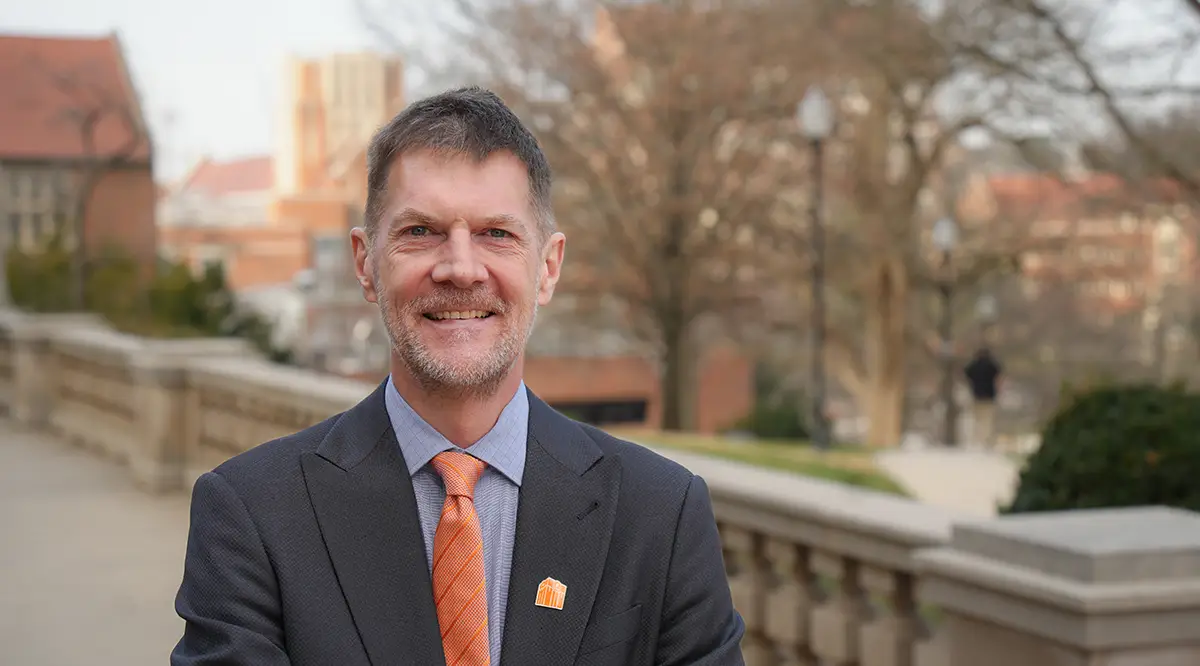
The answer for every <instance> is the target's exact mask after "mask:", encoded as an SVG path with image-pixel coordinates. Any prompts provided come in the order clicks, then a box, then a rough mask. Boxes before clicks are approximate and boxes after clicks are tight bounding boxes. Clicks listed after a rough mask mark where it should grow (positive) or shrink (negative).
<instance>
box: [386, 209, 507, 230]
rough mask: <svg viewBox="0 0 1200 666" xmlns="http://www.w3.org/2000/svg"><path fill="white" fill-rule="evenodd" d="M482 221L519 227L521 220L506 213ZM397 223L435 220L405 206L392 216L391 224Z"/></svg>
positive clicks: (419, 222)
mask: <svg viewBox="0 0 1200 666" xmlns="http://www.w3.org/2000/svg"><path fill="white" fill-rule="evenodd" d="M483 223H484V224H486V225H488V226H494V227H516V228H520V227H521V220H520V219H519V218H518V217H517V216H515V215H510V214H508V213H498V214H496V215H489V216H487V217H485V218H483ZM397 224H422V225H430V226H432V225H435V224H437V220H435V219H434V218H433V216H431V215H429V214H427V213H422V212H421V211H419V210H417V209H416V208H405V209H404V210H402V211H400V212H399V213H396V214H395V215H394V216H392V225H393V226H395V225H397Z"/></svg>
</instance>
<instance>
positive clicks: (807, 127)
mask: <svg viewBox="0 0 1200 666" xmlns="http://www.w3.org/2000/svg"><path fill="white" fill-rule="evenodd" d="M796 121H797V122H798V123H799V125H800V131H801V132H803V133H804V136H805V138H807V139H808V142H809V146H810V147H811V150H812V188H813V189H812V205H811V208H810V210H809V218H810V224H811V228H810V237H811V238H810V242H811V244H812V285H811V286H812V327H811V330H812V334H811V339H810V345H811V346H810V349H809V353H810V354H811V355H812V358H811V365H810V371H811V372H812V378H811V388H810V392H811V396H810V403H811V413H810V418H809V423H810V424H811V427H812V435H813V445H814V446H815V447H816V448H818V449H827V448H829V445H830V432H829V424H828V423H827V422H826V419H825V400H826V396H825V393H826V388H825V229H824V222H823V220H822V219H821V209H822V199H823V195H824V191H823V190H824V183H823V182H822V175H823V171H824V169H823V166H824V165H823V157H824V147H825V141H826V140H827V139H828V138H829V136H830V134H832V133H833V105H832V104H831V103H830V101H829V97H828V96H827V95H826V94H825V91H823V90H821V88H820V87H819V86H812V87H811V88H809V89H808V92H806V93H805V94H804V99H802V100H801V101H800V104H799V105H798V106H797V107H796Z"/></svg>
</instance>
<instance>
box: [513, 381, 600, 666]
mask: <svg viewBox="0 0 1200 666" xmlns="http://www.w3.org/2000/svg"><path fill="white" fill-rule="evenodd" d="M619 484H620V463H619V461H618V460H617V459H616V458H615V457H612V456H610V457H607V458H605V457H604V456H603V453H602V452H601V451H600V448H599V447H598V446H596V444H595V442H593V441H592V440H591V438H589V437H588V436H587V435H586V434H585V433H584V432H583V430H582V429H581V428H580V427H579V426H578V425H577V424H575V423H574V422H572V421H570V420H569V419H567V418H566V417H564V416H562V415H561V414H558V413H557V412H555V411H554V410H553V409H551V408H550V407H549V406H548V405H546V404H545V403H544V402H542V401H541V400H539V399H538V398H537V397H536V396H534V395H533V394H532V393H530V394H529V443H528V448H527V450H526V454H525V474H524V478H523V480H522V483H521V495H520V497H521V499H520V504H519V507H518V509H517V534H516V539H515V542H514V545H513V556H512V571H511V574H510V580H509V587H508V608H507V612H506V615H505V625H504V639H503V650H502V652H501V659H502V661H503V663H505V664H520V665H521V666H535V665H537V664H547V665H553V666H560V665H561V664H570V663H574V660H575V655H576V653H577V652H578V650H579V643H580V641H581V640H582V638H583V631H584V628H585V627H586V626H587V622H588V617H589V616H590V615H591V610H592V602H593V600H594V599H595V597H596V590H597V589H598V587H599V585H600V576H601V574H602V573H603V570H604V562H605V559H606V558H607V556H608V545H609V538H610V537H611V535H612V527H613V519H614V517H615V515H616V507H617V496H618V492H619V487H618V486H619ZM546 578H554V579H556V580H558V581H560V582H561V583H563V584H565V585H566V586H567V590H566V597H565V601H564V604H563V608H562V610H554V609H550V608H542V607H539V606H536V605H535V604H534V602H535V600H536V599H537V593H538V585H539V584H540V583H541V582H542V581H543V580H545V579H546Z"/></svg>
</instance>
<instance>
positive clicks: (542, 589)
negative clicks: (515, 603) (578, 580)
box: [535, 578, 567, 610]
mask: <svg viewBox="0 0 1200 666" xmlns="http://www.w3.org/2000/svg"><path fill="white" fill-rule="evenodd" d="M566 600H567V586H566V585H563V584H562V583H560V582H558V581H556V580H554V579H553V578H547V579H546V580H544V581H542V582H541V583H538V591H537V601H536V602H535V605H538V606H541V607H542V608H553V609H554V610H562V608H563V602H564V601H566Z"/></svg>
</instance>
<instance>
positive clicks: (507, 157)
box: [388, 150, 533, 225]
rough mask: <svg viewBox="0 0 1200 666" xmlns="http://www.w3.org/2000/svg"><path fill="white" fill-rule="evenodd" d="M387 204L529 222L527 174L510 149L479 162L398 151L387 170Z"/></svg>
mask: <svg viewBox="0 0 1200 666" xmlns="http://www.w3.org/2000/svg"><path fill="white" fill-rule="evenodd" d="M388 208H389V209H390V211H392V212H394V211H398V210H403V209H405V208H414V209H416V210H419V211H421V212H422V213H425V214H426V215H429V216H431V217H433V218H435V219H439V220H455V219H458V218H463V219H466V220H468V221H470V220H475V219H483V218H488V217H495V216H501V215H507V216H511V217H514V218H517V219H519V220H522V221H524V222H526V223H528V224H531V225H532V224H533V211H532V210H531V208H530V201H529V176H528V174H527V172H526V169H525V165H524V164H523V163H522V162H521V160H520V159H518V158H517V157H516V156H515V155H513V154H511V153H508V152H499V153H494V154H492V155H489V156H488V157H487V158H486V159H484V160H483V161H477V160H475V159H473V158H472V157H470V156H467V155H440V154H435V153H433V152H431V151H425V150H422V151H415V152H412V153H407V154H404V155H401V156H400V158H399V159H397V160H396V162H395V163H394V164H392V169H391V172H390V173H389V174H388Z"/></svg>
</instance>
